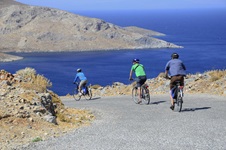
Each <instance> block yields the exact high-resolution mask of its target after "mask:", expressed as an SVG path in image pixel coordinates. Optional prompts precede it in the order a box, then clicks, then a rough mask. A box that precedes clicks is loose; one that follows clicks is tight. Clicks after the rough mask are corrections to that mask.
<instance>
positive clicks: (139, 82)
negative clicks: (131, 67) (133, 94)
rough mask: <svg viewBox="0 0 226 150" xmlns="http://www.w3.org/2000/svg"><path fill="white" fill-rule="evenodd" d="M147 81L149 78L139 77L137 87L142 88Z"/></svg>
mask: <svg viewBox="0 0 226 150" xmlns="http://www.w3.org/2000/svg"><path fill="white" fill-rule="evenodd" d="M146 80H147V77H146V76H139V77H137V78H136V81H137V87H141V86H142V85H143V84H144V83H145V81H146Z"/></svg>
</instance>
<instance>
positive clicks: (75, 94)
mask: <svg viewBox="0 0 226 150" xmlns="http://www.w3.org/2000/svg"><path fill="white" fill-rule="evenodd" d="M72 94H73V97H74V99H75V100H76V101H79V100H80V99H81V95H79V92H78V88H75V89H74V91H73V93H72Z"/></svg>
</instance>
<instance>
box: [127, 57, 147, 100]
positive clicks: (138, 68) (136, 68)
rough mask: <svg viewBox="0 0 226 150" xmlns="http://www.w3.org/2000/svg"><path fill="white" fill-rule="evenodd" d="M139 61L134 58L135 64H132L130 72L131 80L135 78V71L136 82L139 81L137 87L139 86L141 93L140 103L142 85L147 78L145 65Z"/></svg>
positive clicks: (139, 92)
mask: <svg viewBox="0 0 226 150" xmlns="http://www.w3.org/2000/svg"><path fill="white" fill-rule="evenodd" d="M139 62H140V60H139V59H133V61H132V63H133V66H132V68H131V71H130V74H129V80H133V78H132V75H133V72H134V73H135V75H136V77H137V78H136V82H137V88H138V94H139V102H138V104H140V103H141V88H140V87H141V86H142V85H143V84H144V83H145V81H146V80H147V77H146V73H145V70H144V66H143V65H142V64H140V63H139Z"/></svg>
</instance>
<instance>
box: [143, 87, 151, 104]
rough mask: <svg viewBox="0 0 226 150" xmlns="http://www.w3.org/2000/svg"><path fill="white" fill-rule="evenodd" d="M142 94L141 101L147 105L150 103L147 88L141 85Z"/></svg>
mask: <svg viewBox="0 0 226 150" xmlns="http://www.w3.org/2000/svg"><path fill="white" fill-rule="evenodd" d="M142 94H143V99H142V101H143V103H144V104H146V105H148V104H149V103H150V93H149V90H148V89H147V88H145V87H142Z"/></svg>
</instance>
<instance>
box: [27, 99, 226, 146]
mask: <svg viewBox="0 0 226 150" xmlns="http://www.w3.org/2000/svg"><path fill="white" fill-rule="evenodd" d="M63 103H64V104H65V105H66V106H69V107H76V108H82V109H90V110H92V111H93V112H94V113H95V114H96V116H97V119H96V120H95V121H94V122H93V124H92V125H91V126H88V127H84V128H81V129H78V130H76V131H74V132H72V133H70V134H67V135H65V136H62V137H59V138H53V139H50V140H48V141H42V142H38V143H34V145H30V146H29V147H27V148H24V149H48V150H54V149H58V150H64V149H67V150H68V149H69V150H74V149H81V150H91V149H92V150H97V149H98V150H128V149H129V150H138V149H139V150H147V149H152V150H159V149H167V150H168V149H174V150H175V149H178V150H179V149H183V150H190V149H199V150H207V149H218V150H220V149H222V150H223V149H226V142H225V139H226V126H225V124H226V115H225V114H226V98H225V97H218V96H209V95H185V98H184V105H183V109H182V112H181V113H177V112H172V111H171V110H170V109H169V106H170V103H169V100H168V96H167V95H159V96H153V97H152V104H150V105H138V104H135V103H134V102H133V101H132V100H131V97H129V96H119V97H103V98H98V97H96V98H94V99H93V100H90V101H86V100H84V99H82V100H80V101H74V100H72V99H65V98H64V99H63Z"/></svg>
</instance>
